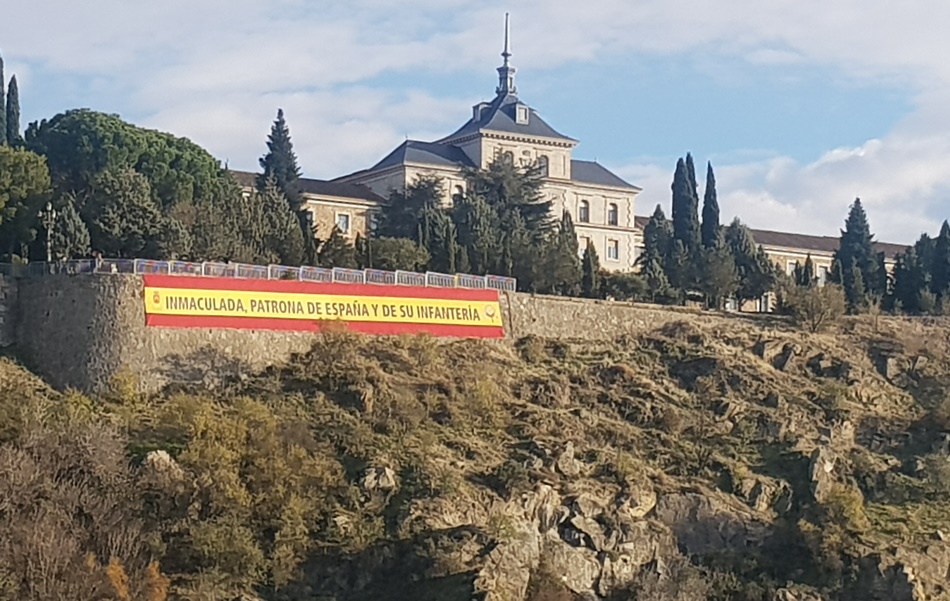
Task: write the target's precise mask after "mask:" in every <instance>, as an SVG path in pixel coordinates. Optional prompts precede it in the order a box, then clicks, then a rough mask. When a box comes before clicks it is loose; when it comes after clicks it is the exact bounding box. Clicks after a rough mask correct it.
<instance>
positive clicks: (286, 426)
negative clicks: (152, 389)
mask: <svg viewBox="0 0 950 601" xmlns="http://www.w3.org/2000/svg"><path fill="white" fill-rule="evenodd" d="M203 375H204V377H203V380H202V383H201V384H200V385H188V386H179V387H178V388H176V389H173V390H171V389H170V390H167V391H165V392H164V393H163V394H161V395H157V396H153V397H149V398H145V397H142V396H140V395H138V394H137V393H136V392H135V391H136V383H135V382H134V381H133V379H131V378H129V377H120V378H117V379H116V381H115V382H114V386H113V390H112V392H110V393H109V394H107V395H104V396H103V397H101V398H94V399H92V398H88V397H85V396H83V395H80V394H78V393H74V392H66V393H58V392H54V391H52V390H49V389H48V388H47V387H46V386H45V385H44V384H43V383H42V382H40V381H38V380H37V379H35V378H33V377H32V376H30V375H29V374H28V373H27V372H26V371H25V370H23V369H22V368H20V367H18V366H17V365H16V364H15V363H14V362H13V361H9V360H8V361H5V362H0V532H3V533H4V536H2V537H0V600H5V599H11V600H12V599H17V600H25V599H37V600H39V599H43V600H45V599H50V598H59V599H66V600H70V599H77V600H78V599H83V600H85V599H136V600H138V599H147V600H149V601H161V600H162V599H193V600H205V599H207V600H211V599H234V598H254V597H259V598H261V599H266V600H270V599H273V600H275V601H276V600H288V601H289V600H298V599H299V600H303V599H324V600H330V599H333V600H337V601H351V600H353V601H355V600H362V599H367V600H369V599H394V600H406V601H409V600H433V601H434V600H440V601H443V600H446V601H469V600H473V599H485V600H491V601H496V600H497V601H502V600H505V601H522V600H530V601H542V600H546V601H552V600H564V601H567V600H571V599H614V600H618V601H619V600H627V599H629V600H637V601H661V600H670V601H673V600H676V601H690V600H699V599H720V600H726V599H736V600H748V601H753V600H755V601H759V600H761V601H767V600H778V601H795V600H800V601H805V600H819V599H821V600H827V601H831V600H839V599H840V600H872V599H881V600H885V599H886V600H896V601H901V600H908V601H909V600H922V599H945V598H950V593H948V590H947V589H948V582H947V574H948V572H950V542H948V541H947V537H948V536H950V513H948V510H950V500H948V496H947V495H948V493H950V459H948V453H950V401H948V400H947V399H948V396H947V393H948V390H950V327H948V325H947V324H946V323H945V322H941V321H922V320H914V321H910V320H905V321H898V320H891V319H884V318H881V319H880V320H879V322H878V323H875V322H873V321H871V320H866V321H857V320H855V321H847V322H845V323H843V324H842V325H841V327H840V329H839V330H838V331H836V332H834V333H831V334H823V335H811V334H803V333H801V332H799V331H797V330H794V329H792V328H791V327H789V326H787V325H786V324H785V323H784V322H782V321H766V320H752V319H745V318H739V317H736V318H726V317H724V318H722V319H721V320H719V321H716V322H714V324H713V325H708V324H705V325H701V326H696V325H692V324H690V323H688V322H686V321H684V322H678V323H673V324H670V325H667V326H664V327H663V328H661V329H658V330H656V331H653V332H649V333H647V334H644V335H640V336H627V337H621V338H618V339H617V340H615V341H613V342H611V343H609V344H597V343H589V342H585V343H580V342H576V343H575V342H571V341H565V340H541V339H534V338H531V339H523V340H520V341H518V342H517V343H515V344H510V343H489V342H476V341H455V342H442V341H438V340H435V339H431V338H426V337H415V338H408V337H407V338H378V339H374V338H369V337H357V336H353V335H348V334H345V333H339V332H328V333H326V334H324V335H323V336H322V338H321V339H320V340H319V341H318V343H317V344H315V345H314V347H313V349H312V350H311V351H310V352H309V353H306V354H304V355H301V356H298V357H295V358H294V359H293V360H292V361H290V362H289V363H287V364H286V365H281V366H276V367H274V368H272V369H270V370H268V371H267V372H264V373H254V374H251V373H248V374H242V376H241V377H239V378H218V377H215V375H214V374H211V373H206V374H203Z"/></svg>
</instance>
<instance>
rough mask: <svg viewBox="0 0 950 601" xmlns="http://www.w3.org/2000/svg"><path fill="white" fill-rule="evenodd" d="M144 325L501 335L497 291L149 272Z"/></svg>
mask: <svg viewBox="0 0 950 601" xmlns="http://www.w3.org/2000/svg"><path fill="white" fill-rule="evenodd" d="M144 279H145V323H146V324H147V325H149V326H164V327H178V328H241V329H253V330H298V331H317V330H319V329H320V327H321V324H322V323H325V322H327V321H337V322H343V323H345V324H346V327H347V328H348V329H350V330H353V331H357V332H365V333H368V334H403V333H420V332H428V333H430V334H434V335H436V336H459V337H476V338H501V337H503V336H504V325H503V323H502V316H501V304H500V302H499V299H498V291H497V290H475V289H468V288H422V287H413V286H380V285H373V284H325V283H317V282H298V281H283V280H240V279H231V278H203V277H184V276H169V275H146V276H144Z"/></svg>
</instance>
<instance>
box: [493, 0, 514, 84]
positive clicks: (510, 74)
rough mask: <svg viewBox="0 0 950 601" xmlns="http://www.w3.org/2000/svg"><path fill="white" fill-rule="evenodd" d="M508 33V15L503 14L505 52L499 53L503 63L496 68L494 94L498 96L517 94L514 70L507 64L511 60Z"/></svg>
mask: <svg viewBox="0 0 950 601" xmlns="http://www.w3.org/2000/svg"><path fill="white" fill-rule="evenodd" d="M508 33H509V28H508V13H505V50H504V51H503V52H502V53H501V57H502V58H503V59H505V61H504V63H503V64H502V65H501V66H500V67H498V88H496V89H495V93H496V94H498V95H500V96H504V95H508V94H517V93H518V90H517V88H515V71H516V69H515V68H514V67H512V66H511V65H509V64H508V59H509V58H511V52H510V51H509V49H508V38H509V35H508Z"/></svg>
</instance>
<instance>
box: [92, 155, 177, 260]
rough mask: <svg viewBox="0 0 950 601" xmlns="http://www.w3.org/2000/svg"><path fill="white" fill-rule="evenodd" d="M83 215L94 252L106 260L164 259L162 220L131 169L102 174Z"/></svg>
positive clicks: (140, 177) (140, 178)
mask: <svg viewBox="0 0 950 601" xmlns="http://www.w3.org/2000/svg"><path fill="white" fill-rule="evenodd" d="M83 211H84V217H85V221H86V223H87V224H88V226H89V235H90V240H91V242H90V243H91V245H92V248H94V249H95V250H98V251H101V252H102V253H103V254H104V255H106V256H109V257H120V258H145V259H161V258H164V256H163V244H162V235H163V233H164V231H165V225H166V224H165V219H164V217H163V216H162V213H161V209H160V208H159V206H158V204H157V203H156V202H155V200H154V199H153V198H152V191H151V187H150V185H149V183H148V179H147V178H146V177H145V176H144V175H142V174H140V173H138V172H137V171H133V170H132V169H121V170H117V171H106V172H103V173H102V174H100V175H99V176H98V177H97V178H96V184H95V192H94V193H93V195H92V196H91V197H90V198H89V199H87V200H86V204H85V206H84V207H83Z"/></svg>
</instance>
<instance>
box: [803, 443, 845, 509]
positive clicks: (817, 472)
mask: <svg viewBox="0 0 950 601" xmlns="http://www.w3.org/2000/svg"><path fill="white" fill-rule="evenodd" d="M837 459H838V458H837V457H836V456H835V454H834V452H832V450H831V449H829V448H828V447H818V448H816V449H815V450H814V451H813V452H812V454H811V463H810V465H809V467H808V475H809V478H810V480H811V492H812V495H814V497H815V500H816V501H818V502H819V503H822V502H824V501H825V500H826V499H827V498H828V495H829V494H830V493H831V491H832V490H833V488H834V485H835V474H834V471H835V464H836V463H837Z"/></svg>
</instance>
